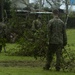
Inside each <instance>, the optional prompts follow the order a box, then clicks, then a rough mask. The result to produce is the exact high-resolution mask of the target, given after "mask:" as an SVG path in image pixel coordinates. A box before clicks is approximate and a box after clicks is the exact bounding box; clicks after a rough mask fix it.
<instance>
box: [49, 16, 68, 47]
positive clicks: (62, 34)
mask: <svg viewBox="0 0 75 75" xmlns="http://www.w3.org/2000/svg"><path fill="white" fill-rule="evenodd" d="M48 36H49V43H50V44H61V45H64V46H65V45H66V44H67V35H66V26H65V24H64V22H63V21H62V20H61V19H60V18H58V17H54V18H53V19H51V20H50V21H49V23H48Z"/></svg>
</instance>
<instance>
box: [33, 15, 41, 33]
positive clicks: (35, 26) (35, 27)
mask: <svg viewBox="0 0 75 75" xmlns="http://www.w3.org/2000/svg"><path fill="white" fill-rule="evenodd" d="M40 20H41V16H40V15H36V19H35V20H33V22H32V31H33V32H36V30H38V29H40V28H41V26H42V23H41V21H40Z"/></svg>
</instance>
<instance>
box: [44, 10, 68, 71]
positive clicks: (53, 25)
mask: <svg viewBox="0 0 75 75" xmlns="http://www.w3.org/2000/svg"><path fill="white" fill-rule="evenodd" d="M58 15H59V11H58V10H57V9H54V10H53V16H54V18H53V19H51V20H50V21H49V23H48V38H49V47H48V51H47V57H46V60H47V62H46V65H45V67H44V69H45V70H49V68H50V66H51V62H52V60H53V55H54V54H56V71H60V68H61V66H60V65H61V58H62V48H63V46H65V45H66V44H67V36H66V28H65V24H64V22H63V21H62V20H61V19H60V18H59V17H58Z"/></svg>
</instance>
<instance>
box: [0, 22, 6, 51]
mask: <svg viewBox="0 0 75 75" xmlns="http://www.w3.org/2000/svg"><path fill="white" fill-rule="evenodd" d="M2 46H3V47H4V51H5V52H6V50H5V24H4V23H2V22H0V52H1V51H2Z"/></svg>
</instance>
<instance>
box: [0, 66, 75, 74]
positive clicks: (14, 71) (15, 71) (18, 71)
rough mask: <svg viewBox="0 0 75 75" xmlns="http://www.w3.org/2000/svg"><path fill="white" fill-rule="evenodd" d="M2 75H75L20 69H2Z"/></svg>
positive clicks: (36, 69) (40, 69) (0, 71)
mask: <svg viewBox="0 0 75 75" xmlns="http://www.w3.org/2000/svg"><path fill="white" fill-rule="evenodd" d="M0 75H75V73H71V72H56V71H44V70H42V68H34V67H33V68H31V67H25V68H18V67H13V68H12V67H4V68H2V67H1V68H0Z"/></svg>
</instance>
